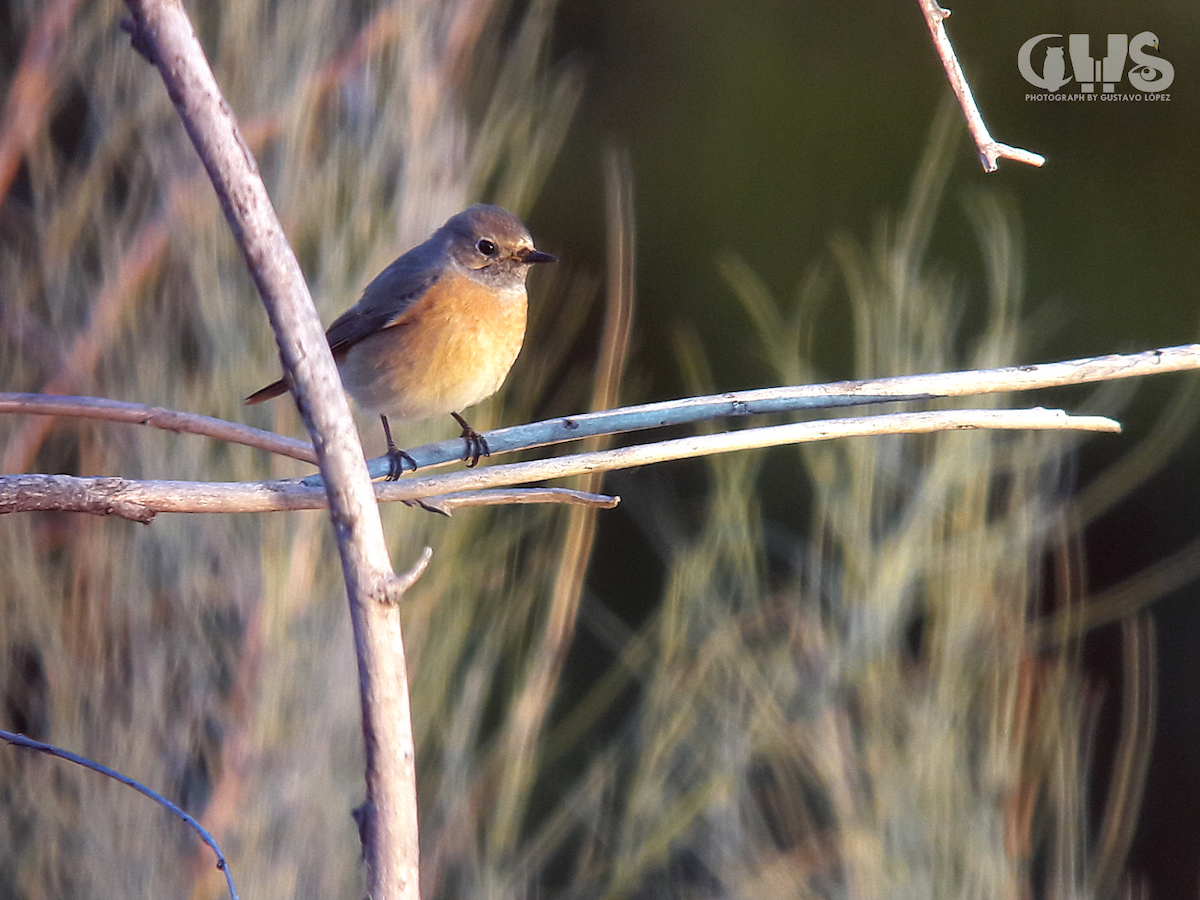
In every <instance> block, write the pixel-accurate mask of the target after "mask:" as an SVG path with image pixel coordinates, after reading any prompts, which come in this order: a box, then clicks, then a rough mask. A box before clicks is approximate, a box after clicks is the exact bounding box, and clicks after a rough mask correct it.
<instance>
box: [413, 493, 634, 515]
mask: <svg viewBox="0 0 1200 900" xmlns="http://www.w3.org/2000/svg"><path fill="white" fill-rule="evenodd" d="M620 502H621V501H620V498H618V497H610V496H607V495H605V494H596V493H590V492H588V491H572V490H569V489H567V488H521V489H519V490H514V489H511V488H493V489H490V490H486V491H460V492H457V493H453V494H436V495H434V496H432V497H422V498H421V499H420V503H421V507H422V508H423V509H427V510H429V511H430V512H438V513H442V514H443V515H446V516H449V515H451V514H452V513H453V512H454V511H455V510H456V509H469V508H471V507H473V506H521V505H527V504H531V503H558V504H561V505H563V506H584V507H589V508H591V509H612V508H613V507H615V506H616V505H617V504H618V503H620Z"/></svg>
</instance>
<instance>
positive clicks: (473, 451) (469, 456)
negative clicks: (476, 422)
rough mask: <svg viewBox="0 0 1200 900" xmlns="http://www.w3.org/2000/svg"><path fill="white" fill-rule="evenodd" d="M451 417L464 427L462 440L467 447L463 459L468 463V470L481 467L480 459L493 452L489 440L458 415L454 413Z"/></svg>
mask: <svg viewBox="0 0 1200 900" xmlns="http://www.w3.org/2000/svg"><path fill="white" fill-rule="evenodd" d="M450 415H452V416H454V421H455V422H457V423H458V424H459V425H461V426H462V439H463V441H464V442H466V445H467V446H466V448H465V449H464V450H463V459H465V460H466V461H467V468H468V469H473V468H475V466H477V465H479V457H481V456H491V455H492V451H491V450H490V449H489V448H488V442H487V438H485V437H484V436H483V435H482V434H480V433H479V432H478V431H476V430H475V429H474V428H472V427H471V426H470V425H468V424H467V420H466V419H464V418H463V417H462V416H460V415H459V414H458V413H456V412H452V413H450Z"/></svg>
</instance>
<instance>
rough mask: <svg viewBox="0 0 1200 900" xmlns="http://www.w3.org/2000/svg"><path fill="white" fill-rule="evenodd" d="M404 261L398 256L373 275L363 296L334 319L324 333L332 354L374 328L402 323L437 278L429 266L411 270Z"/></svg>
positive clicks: (370, 333)
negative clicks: (373, 277)
mask: <svg viewBox="0 0 1200 900" xmlns="http://www.w3.org/2000/svg"><path fill="white" fill-rule="evenodd" d="M403 262H404V258H403V257H401V258H400V259H398V260H396V261H395V262H394V263H392V264H391V265H390V266H388V267H387V268H386V269H384V270H383V271H382V272H380V273H379V274H378V275H376V276H375V279H374V280H373V281H372V282H371V283H370V284H368V285H367V288H366V290H364V291H363V295H362V298H361V299H360V300H359V301H358V302H357V303H355V304H354V305H353V306H352V307H350V308H349V309H348V310H346V311H345V312H344V313H342V314H341V315H340V316H338V317H337V318H336V319H334V321H333V324H332V325H330V326H329V329H328V330H327V331H326V332H325V337H326V339H327V340H328V341H329V349H330V350H332V351H333V352H334V355H335V356H337V355H339V354H342V353H345V352H346V351H347V350H349V349H350V348H351V347H353V346H354V345H355V344H357V343H358V342H359V341H361V340H362V339H363V338H365V337H367V336H369V335H372V334H374V333H375V332H377V331H382V330H383V329H385V328H391V327H393V326H395V325H399V324H401V323H402V322H403V321H404V319H405V317H406V316H408V315H409V313H411V312H412V310H413V307H414V304H415V303H416V301H417V300H419V299H420V298H421V297H423V296H425V294H426V293H427V292H428V291H429V289H430V288H431V287H433V285H434V284H435V283H436V282H437V280H438V274H437V273H436V272H432V273H431V272H430V271H429V269H428V267H426V268H425V269H423V270H421V271H416V272H414V271H413V270H412V269H411V268H410V267H409V266H407V265H403Z"/></svg>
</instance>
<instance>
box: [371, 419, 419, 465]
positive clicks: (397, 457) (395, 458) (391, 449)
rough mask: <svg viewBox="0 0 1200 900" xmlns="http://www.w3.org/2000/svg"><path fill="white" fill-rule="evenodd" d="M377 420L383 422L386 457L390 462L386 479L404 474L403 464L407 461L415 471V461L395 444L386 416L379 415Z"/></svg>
mask: <svg viewBox="0 0 1200 900" xmlns="http://www.w3.org/2000/svg"><path fill="white" fill-rule="evenodd" d="M379 420H380V421H381V422H383V436H384V437H385V438H387V458H388V462H389V463H390V464H391V468H390V469H388V473H387V480H388V481H395V480H396V479H397V478H399V477H400V476H401V475H403V474H404V464H405V463H408V464H409V465H410V466H412V470H413V471H414V472H415V471H417V461H416V460H415V459H413V458H412V457H411V456H409V455H408V454H407V453H405V452H404V451H403V450H401V449H400V448H399V447H397V446H396V442H395V441H393V440H392V429H391V427H390V426H389V425H388V420H387V416H384V415H381V416H380V417H379Z"/></svg>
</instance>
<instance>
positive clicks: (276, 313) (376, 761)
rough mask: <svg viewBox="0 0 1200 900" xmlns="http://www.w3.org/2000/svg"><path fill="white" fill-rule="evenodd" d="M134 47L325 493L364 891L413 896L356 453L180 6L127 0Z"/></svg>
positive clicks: (410, 761)
mask: <svg viewBox="0 0 1200 900" xmlns="http://www.w3.org/2000/svg"><path fill="white" fill-rule="evenodd" d="M126 5H127V6H128V7H129V10H130V12H131V13H132V16H133V24H132V27H131V29H130V31H131V34H132V35H133V41H134V46H135V47H136V48H137V49H138V50H139V51H140V52H143V53H144V54H145V55H146V56H147V58H149V59H151V60H153V61H154V64H155V65H156V66H157V68H158V70H159V74H160V75H161V77H162V79H163V83H164V84H165V85H166V89H167V93H168V95H169V96H170V97H171V100H172V101H173V102H174V104H175V107H176V109H177V110H178V112H179V116H180V119H181V120H182V121H183V125H184V128H185V129H186V130H187V132H188V136H189V137H190V138H191V140H192V143H193V144H194V145H195V147H196V151H197V153H198V154H199V156H200V159H201V161H202V162H203V164H204V168H205V169H206V170H207V171H208V174H209V177H210V178H211V179H212V182H213V186H214V188H215V189H216V193H217V197H218V199H219V200H220V202H221V206H222V209H223V210H224V212H225V218H226V220H227V221H228V223H229V226H230V230H231V231H232V232H233V237H234V239H235V240H236V241H237V242H238V245H239V247H240V248H241V250H242V253H243V255H244V256H245V258H246V263H247V266H248V268H249V270H250V275H251V277H252V278H253V279H254V282H255V284H256V286H257V287H258V290H259V293H260V294H261V295H262V299H263V303H264V305H265V306H266V308H267V314H268V317H269V318H270V320H271V326H272V328H273V329H274V331H275V338H276V340H277V342H278V343H279V351H280V359H281V361H282V363H283V367H284V371H285V373H286V376H287V377H288V379H289V383H290V384H291V385H292V386H293V389H294V391H295V393H296V397H297V403H298V406H299V408H300V414H301V416H302V417H303V418H304V422H305V425H306V427H307V428H308V432H309V435H310V437H311V438H312V440H313V446H314V448H315V450H316V453H317V458H318V461H319V463H320V467H321V474H322V477H323V479H324V481H325V484H326V485H327V486H328V500H329V506H330V519H331V520H332V523H333V529H334V534H335V536H336V537H337V542H338V552H339V554H340V556H341V562H342V571H343V575H344V579H345V583H346V593H347V595H348V597H349V601H350V618H351V623H352V626H353V630H354V642H355V650H356V652H357V656H358V667H359V687H360V690H361V693H362V715H363V739H364V746H365V750H366V754H365V755H366V768H367V771H366V783H367V784H366V792H367V797H366V803H365V804H364V806H363V809H364V817H363V828H362V829H361V832H362V834H363V836H364V847H363V851H364V855H365V857H366V861H367V868H368V893H369V894H370V895H371V896H372V897H377V898H384V897H386V898H389V900H416V898H417V897H418V896H419V894H418V874H419V860H418V846H417V803H416V774H415V767H414V758H413V757H414V754H413V742H412V722H411V715H410V710H409V696H408V682H407V673H406V671H405V658H404V646H403V642H402V640H401V633H400V618H399V614H398V611H397V609H396V607H395V605H394V604H391V603H388V602H387V601H388V600H389V599H391V598H392V596H393V595H394V590H395V586H396V585H395V583H394V582H395V576H394V574H393V573H392V568H391V563H390V561H389V559H388V553H387V545H386V543H385V541H384V536H383V526H382V524H381V522H380V519H379V507H378V505H377V504H376V503H375V498H374V495H373V493H372V490H371V484H370V479H369V478H368V476H367V471H366V465H365V463H364V461H363V453H362V446H361V444H360V443H359V440H358V433H357V432H356V431H355V429H354V423H353V420H352V419H351V418H350V408H349V406H348V405H347V401H346V396H345V394H344V393H343V392H342V387H341V381H340V379H339V378H338V374H337V369H336V368H335V366H334V363H333V357H332V355H331V354H330V351H329V345H328V343H327V342H326V340H325V335H324V330H323V329H322V327H321V320H320V319H319V318H318V316H317V312H316V309H315V308H314V306H313V303H312V298H311V297H310V296H309V294H308V288H307V286H306V285H305V283H304V277H303V274H302V273H301V271H300V266H299V263H298V262H297V261H296V257H295V254H294V253H293V252H292V249H291V247H290V246H289V245H288V242H287V239H286V237H285V236H284V233H283V228H282V226H281V225H280V223H279V219H278V217H277V216H276V215H275V212H274V209H273V207H272V204H271V198H270V197H269V196H268V194H267V191H266V188H265V187H264V185H263V183H262V179H261V178H260V177H259V174H258V167H257V165H256V164H255V162H254V157H253V154H252V153H251V152H250V149H249V147H248V146H247V145H246V143H245V140H244V138H243V136H242V134H241V132H240V131H239V129H238V126H237V122H236V121H235V120H234V117H233V113H232V111H231V110H230V108H229V104H228V103H227V102H226V101H225V98H224V97H223V96H222V94H221V90H220V88H219V87H218V85H217V82H216V79H215V78H214V76H213V73H212V70H211V69H210V68H209V66H208V61H207V59H206V58H205V56H204V51H203V49H202V48H201V47H200V42H199V41H198V40H197V38H196V34H195V32H194V31H193V29H192V26H191V23H190V22H189V21H188V18H187V14H186V12H185V11H184V9H183V6H182V4H181V3H180V2H179V0H126Z"/></svg>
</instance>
